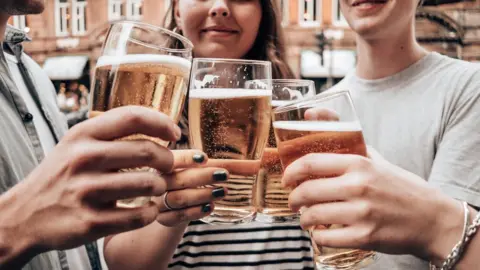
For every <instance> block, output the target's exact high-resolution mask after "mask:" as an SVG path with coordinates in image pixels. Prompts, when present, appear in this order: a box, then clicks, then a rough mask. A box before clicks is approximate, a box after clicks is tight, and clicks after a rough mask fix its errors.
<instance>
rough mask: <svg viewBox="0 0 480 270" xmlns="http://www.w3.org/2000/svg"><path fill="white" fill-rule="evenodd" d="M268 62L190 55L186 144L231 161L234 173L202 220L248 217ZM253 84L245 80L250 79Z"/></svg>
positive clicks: (263, 130) (263, 123) (266, 108)
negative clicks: (188, 140)
mask: <svg viewBox="0 0 480 270" xmlns="http://www.w3.org/2000/svg"><path fill="white" fill-rule="evenodd" d="M271 78H272V71H271V63H270V62H264V61H246V60H229V59H195V60H194V61H193V66H192V76H191V84H190V92H189V104H188V115H189V116H188V118H189V130H190V143H191V145H192V147H193V148H196V149H199V150H202V151H203V152H205V153H206V154H207V155H208V157H209V159H210V161H211V162H216V161H219V162H221V163H222V162H223V163H224V164H229V166H236V171H242V174H239V175H232V174H231V175H230V179H229V180H228V181H227V182H225V183H219V184H216V185H215V187H224V188H227V190H228V192H227V195H226V197H225V198H224V199H222V200H220V201H218V202H215V210H214V211H213V213H212V214H211V215H210V216H208V217H206V218H204V219H203V221H204V222H207V223H212V224H235V223H246V222H250V221H251V220H253V219H254V217H255V207H254V205H253V204H252V196H253V189H254V183H255V180H256V177H257V174H258V171H259V169H260V161H261V157H262V154H263V150H264V148H265V144H266V141H267V139H268V133H269V130H270V123H271V110H272V109H271V102H270V101H271V97H272V84H271ZM256 80H258V83H255V84H247V82H249V81H256Z"/></svg>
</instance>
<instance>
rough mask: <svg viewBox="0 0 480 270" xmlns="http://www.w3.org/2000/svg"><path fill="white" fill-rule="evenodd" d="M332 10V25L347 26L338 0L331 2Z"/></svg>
mask: <svg viewBox="0 0 480 270" xmlns="http://www.w3.org/2000/svg"><path fill="white" fill-rule="evenodd" d="M332 8H333V10H332V12H333V25H335V26H348V23H347V20H346V19H345V17H343V14H342V11H341V9H340V1H339V0H334V1H333V3H332Z"/></svg>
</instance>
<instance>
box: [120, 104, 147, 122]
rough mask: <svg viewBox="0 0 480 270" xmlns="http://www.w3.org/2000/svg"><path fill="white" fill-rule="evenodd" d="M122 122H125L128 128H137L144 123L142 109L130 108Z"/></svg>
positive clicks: (125, 112)
mask: <svg viewBox="0 0 480 270" xmlns="http://www.w3.org/2000/svg"><path fill="white" fill-rule="evenodd" d="M122 119H123V120H122V121H125V122H126V123H127V124H128V126H136V125H138V124H141V123H142V121H143V118H142V114H141V112H140V108H138V107H135V106H128V107H126V108H125V109H124V116H123V117H122Z"/></svg>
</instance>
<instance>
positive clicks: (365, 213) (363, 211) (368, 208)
mask: <svg viewBox="0 0 480 270" xmlns="http://www.w3.org/2000/svg"><path fill="white" fill-rule="evenodd" d="M357 205H358V206H357V207H358V218H359V219H360V220H369V219H371V218H372V216H373V214H374V212H375V211H374V209H373V206H372V204H370V203H368V202H361V203H360V202H359V203H357Z"/></svg>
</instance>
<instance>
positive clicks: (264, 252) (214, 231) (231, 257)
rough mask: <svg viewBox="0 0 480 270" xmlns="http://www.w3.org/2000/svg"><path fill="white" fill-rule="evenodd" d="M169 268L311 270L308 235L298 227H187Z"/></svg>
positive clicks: (195, 223) (193, 224) (195, 225)
mask: <svg viewBox="0 0 480 270" xmlns="http://www.w3.org/2000/svg"><path fill="white" fill-rule="evenodd" d="M169 268H170V269H185V268H199V269H203V268H211V269H231V268H236V269H313V262H312V256H311V244H310V238H309V237H308V234H307V233H306V232H304V231H302V229H301V228H300V227H299V226H294V225H283V224H279V225H267V224H261V223H251V224H245V225H235V226H225V225H221V226H212V225H207V224H204V223H201V222H194V223H192V224H190V226H189V227H188V228H187V231H186V232H185V234H184V236H183V240H182V242H181V243H180V245H179V246H178V248H177V251H176V252H175V255H174V256H173V259H172V262H171V263H170V265H169Z"/></svg>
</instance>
